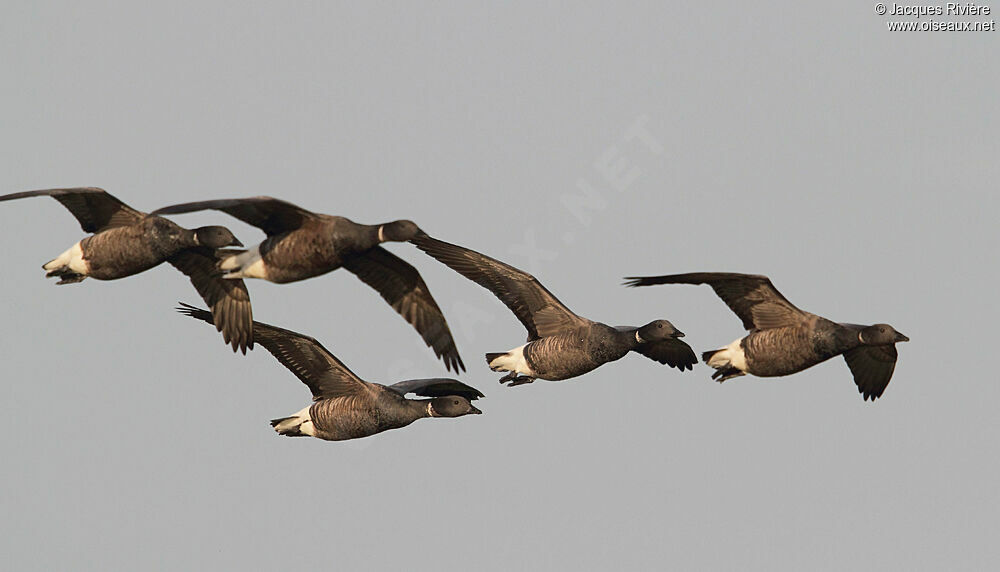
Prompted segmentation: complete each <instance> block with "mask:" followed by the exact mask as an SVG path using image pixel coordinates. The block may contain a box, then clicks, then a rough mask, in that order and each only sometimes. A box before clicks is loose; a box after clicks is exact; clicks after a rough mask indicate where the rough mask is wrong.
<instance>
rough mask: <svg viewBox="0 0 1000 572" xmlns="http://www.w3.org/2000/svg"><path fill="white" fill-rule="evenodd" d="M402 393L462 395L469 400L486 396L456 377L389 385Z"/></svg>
mask: <svg viewBox="0 0 1000 572" xmlns="http://www.w3.org/2000/svg"><path fill="white" fill-rule="evenodd" d="M388 387H389V389H391V390H393V391H395V392H396V393H398V394H400V395H406V394H407V393H415V394H417V395H419V396H421V397H443V396H445V395H460V396H462V397H464V398H466V399H468V400H469V401H472V400H474V399H479V398H480V397H484V396H483V394H482V392H480V391H479V390H478V389H476V388H475V387H472V386H471V385H466V384H464V383H462V382H461V381H458V380H455V379H443V378H433V379H410V380H407V381H400V382H399V383H394V384H392V385H390V386H388Z"/></svg>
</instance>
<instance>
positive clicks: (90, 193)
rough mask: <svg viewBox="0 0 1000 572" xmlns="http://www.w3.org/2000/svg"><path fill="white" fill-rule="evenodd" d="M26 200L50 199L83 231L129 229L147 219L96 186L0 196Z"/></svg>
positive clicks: (5, 198)
mask: <svg viewBox="0 0 1000 572" xmlns="http://www.w3.org/2000/svg"><path fill="white" fill-rule="evenodd" d="M28 197H52V198H53V199H55V200H57V201H59V202H60V203H62V205H63V206H64V207H66V208H67V209H68V210H69V212H70V213H72V214H73V216H74V217H76V220H78V221H79V222H80V227H81V228H83V230H84V231H85V232H101V231H102V230H106V229H109V228H115V227H118V226H129V225H131V224H133V223H135V222H137V221H140V220H142V218H143V217H144V216H146V215H145V214H143V213H141V212H139V211H137V210H135V209H133V208H132V207H130V206H128V205H126V204H125V203H123V202H121V201H120V200H118V199H116V198H115V197H113V196H112V195H111V194H110V193H108V192H107V191H105V190H104V189H99V188H97V187H76V188H66V189H42V190H38V191H24V192H21V193H11V194H9V195H3V196H0V201H12V200H14V199H25V198H28Z"/></svg>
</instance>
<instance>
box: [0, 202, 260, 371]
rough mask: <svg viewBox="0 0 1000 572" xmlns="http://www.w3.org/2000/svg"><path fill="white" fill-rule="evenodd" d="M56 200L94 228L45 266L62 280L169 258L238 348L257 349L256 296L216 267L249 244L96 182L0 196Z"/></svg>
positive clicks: (121, 271)
mask: <svg viewBox="0 0 1000 572" xmlns="http://www.w3.org/2000/svg"><path fill="white" fill-rule="evenodd" d="M28 197H52V198H54V199H55V200H57V201H59V202H60V203H61V204H62V205H63V206H64V207H66V208H67V209H68V210H69V212H70V213H72V214H73V216H74V217H76V219H77V220H78V221H79V222H80V226H81V227H82V228H83V230H84V232H90V233H94V234H93V235H92V236H88V237H86V238H84V239H82V240H80V241H79V242H77V243H76V244H74V245H73V246H71V247H69V248H68V249H66V251H65V252H63V253H62V254H60V255H59V256H58V257H56V258H54V259H52V260H50V261H49V262H46V263H45V264H44V265H43V266H42V268H43V269H44V270H45V271H46V277H50V278H52V277H56V278H59V281H58V282H57V284H74V283H77V282H81V281H83V280H84V279H86V278H87V277H92V278H95V279H97V280H116V279H118V278H125V277H126V276H132V275H133V274H138V273H140V272H143V271H145V270H149V269H150V268H153V267H154V266H157V265H159V264H161V263H163V262H169V263H170V264H172V265H173V266H174V267H175V268H177V269H178V270H180V271H181V272H183V273H184V274H185V275H186V276H187V277H188V278H190V279H191V283H192V284H193V285H194V287H195V289H196V290H197V291H198V294H200V295H201V297H202V299H204V300H205V303H206V304H208V305H209V307H210V308H211V309H212V316H213V323H214V324H215V327H216V329H217V330H219V331H220V332H222V337H223V339H224V340H225V341H226V343H228V344H231V345H232V346H233V351H236V350H237V349H240V350H242V351H243V353H246V350H247V348H248V347H249V348H251V349H252V348H253V330H252V327H251V325H250V324H251V322H252V321H253V315H252V311H251V307H250V295H249V294H248V293H247V289H246V285H244V284H243V281H242V280H223V279H222V278H221V276H219V274H218V271H217V270H216V263H217V259H216V258H217V256H218V255H219V252H220V250H219V249H222V248H224V247H228V246H243V244H242V243H240V241H239V240H237V239H236V237H235V236H233V233H231V232H230V231H229V229H227V228H226V227H223V226H203V227H201V228H196V229H194V230H188V229H186V228H183V227H180V226H177V225H176V224H174V223H173V222H171V221H170V220H167V219H165V218H162V217H159V216H154V215H147V214H145V213H142V212H139V211H137V210H135V209H133V208H131V207H129V206H128V205H126V204H125V203H123V202H121V201H120V200H118V199H116V198H115V197H113V196H112V195H111V194H110V193H108V192H107V191H105V190H103V189H98V188H96V187H77V188H65V189H44V190H37V191H24V192H20V193H12V194H9V195H3V196H0V201H11V200H14V199H23V198H28Z"/></svg>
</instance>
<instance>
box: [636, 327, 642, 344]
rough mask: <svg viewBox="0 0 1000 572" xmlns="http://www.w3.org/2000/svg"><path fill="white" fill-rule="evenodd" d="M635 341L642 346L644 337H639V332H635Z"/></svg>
mask: <svg viewBox="0 0 1000 572" xmlns="http://www.w3.org/2000/svg"><path fill="white" fill-rule="evenodd" d="M635 341H637V342H639V343H640V344H641V343H642V342H643V340H642V337H641V336H640V335H639V330H636V331H635Z"/></svg>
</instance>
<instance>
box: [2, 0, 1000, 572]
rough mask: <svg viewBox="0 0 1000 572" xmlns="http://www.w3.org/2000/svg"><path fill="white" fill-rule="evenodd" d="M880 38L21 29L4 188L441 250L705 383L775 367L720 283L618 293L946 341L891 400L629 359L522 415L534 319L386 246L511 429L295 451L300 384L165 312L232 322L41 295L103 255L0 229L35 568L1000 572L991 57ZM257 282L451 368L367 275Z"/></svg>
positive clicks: (93, 10)
mask: <svg viewBox="0 0 1000 572" xmlns="http://www.w3.org/2000/svg"><path fill="white" fill-rule="evenodd" d="M874 4H875V3H864V2H854V3H849V5H838V4H827V5H824V6H823V7H822V8H820V7H818V6H817V7H811V6H810V7H805V6H803V5H801V4H800V3H781V4H770V5H756V6H749V5H748V6H742V7H728V6H727V7H726V8H722V7H719V6H717V5H711V6H709V5H705V6H703V5H700V4H697V3H683V4H677V5H676V6H667V7H663V6H661V7H657V8H651V7H650V6H646V5H643V4H634V5H629V6H621V5H619V4H617V3H616V4H615V5H614V6H612V5H603V6H602V5H592V6H590V7H587V8H577V9H570V8H567V7H557V6H547V7H539V6H527V5H524V6H518V7H503V8H501V7H499V6H497V7H491V8H484V7H479V8H470V7H467V6H465V5H464V4H460V3H454V4H452V3H435V4H431V5H426V4H425V5H423V6H419V7H418V6H416V5H412V6H411V5H409V4H403V3H398V4H396V3H383V4H380V5H378V6H372V5H369V4H368V3H357V4H346V3H344V4H338V3H326V2H312V3H295V4H291V3H245V2H241V3H226V4H220V3H202V2H198V3H171V4H170V6H169V7H163V8H161V9H158V10H150V9H149V8H146V7H140V6H139V5H137V4H135V3H115V2H103V3H44V4H42V3H39V2H7V3H5V4H4V6H3V8H2V14H3V17H2V18H0V54H3V61H4V65H3V69H4V81H3V84H4V86H5V88H4V89H3V90H2V94H0V100H2V105H0V125H2V130H3V137H0V165H2V166H3V168H2V172H3V173H4V174H5V176H4V188H3V189H0V193H7V192H14V191H21V190H28V189H35V188H44V187H53V186H83V185H96V186H101V187H103V188H105V189H107V190H108V191H109V192H111V193H112V194H114V195H116V196H118V197H119V198H121V199H122V200H123V201H126V202H127V203H128V204H130V205H131V206H133V207H135V208H137V209H142V210H151V209H154V208H157V207H160V206H164V205H166V204H170V203H174V202H181V201H189V200H197V199H208V198H224V197H242V196H252V195H261V194H268V195H274V196H277V197H281V198H283V199H286V200H289V201H292V202H295V203H297V204H300V205H301V206H303V207H305V208H309V209H312V210H315V211H318V212H325V213H330V214H339V215H344V216H348V217H350V218H352V219H354V220H356V221H359V222H369V223H371V222H384V221H388V220H392V219H396V218H411V219H413V220H414V221H416V222H417V223H418V224H420V225H421V226H422V227H423V228H424V229H425V230H426V231H427V232H429V233H431V234H432V235H435V236H438V237H440V238H442V239H444V240H448V241H451V242H457V243H459V244H463V245H465V246H468V247H470V248H473V249H476V250H479V251H482V252H484V253H486V254H489V255H491V256H494V257H497V258H500V259H502V260H505V261H507V262H509V263H511V264H514V265H516V266H519V267H521V268H524V269H526V270H529V271H531V272H533V273H535V274H536V276H537V277H538V278H539V279H540V280H541V281H542V283H543V284H545V285H546V286H547V287H548V288H549V289H550V290H551V291H552V292H554V293H555V294H556V295H557V296H558V297H559V298H560V299H561V300H562V301H563V302H564V303H565V304H566V305H567V306H569V307H570V308H571V309H573V310H574V311H576V312H578V313H579V314H581V315H583V316H586V317H589V318H593V319H597V320H601V321H605V322H609V323H612V324H633V325H640V324H643V323H645V322H647V321H649V320H651V319H655V318H667V319H669V320H671V321H672V322H673V323H674V324H676V325H677V326H678V327H679V328H680V329H681V330H683V331H684V332H685V333H686V334H687V338H685V339H686V341H688V342H689V343H691V344H692V345H693V346H694V347H695V349H696V350H698V351H699V352H700V351H703V350H707V349H714V348H717V347H722V346H723V345H724V344H728V343H729V342H730V341H732V340H733V339H736V338H737V337H740V336H742V335H743V332H742V329H741V327H740V322H739V320H738V319H737V318H736V317H735V316H734V315H733V314H732V313H731V312H730V311H729V310H728V309H727V308H726V307H725V305H723V304H722V302H721V301H719V300H718V299H717V298H716V297H715V295H714V294H713V293H712V292H711V290H710V289H709V288H708V287H687V286H672V287H668V286H663V287H657V288H646V289H639V290H629V289H625V288H623V287H621V286H620V283H621V277H622V276H625V275H634V274H664V273H671V272H688V271H698V270H719V271H738V272H753V273H764V274H768V275H769V276H770V277H771V278H772V280H773V281H774V283H775V285H776V286H777V287H778V289H780V290H781V292H782V293H783V294H784V295H785V296H786V297H788V298H789V299H790V300H791V301H792V302H793V303H795V304H796V305H798V306H799V307H801V308H803V309H805V310H809V311H812V312H816V313H818V314H821V315H824V316H826V317H829V318H831V319H835V320H839V321H845V322H864V323H874V322H888V323H891V324H892V325H894V326H895V327H896V328H897V329H899V330H900V331H901V332H903V333H905V334H906V335H908V336H909V337H910V338H911V339H912V340H913V341H911V342H910V343H908V344H902V345H901V346H900V347H899V353H900V357H899V362H898V365H897V368H896V373H895V376H894V377H893V380H892V383H891V384H890V385H889V387H888V389H887V390H886V393H885V396H884V397H883V398H882V399H880V400H879V401H878V402H876V403H874V404H871V403H865V402H863V401H862V399H861V397H860V396H859V394H858V393H857V390H856V388H855V386H854V384H853V382H852V380H851V375H850V371H849V370H848V369H847V366H846V364H845V363H844V362H843V360H842V359H839V358H838V359H834V360H830V361H829V362H827V363H824V364H821V365H819V366H817V367H814V368H812V369H810V370H807V371H806V372H803V373H801V374H798V375H795V376H793V377H789V378H782V379H777V380H761V379H756V378H740V379H736V380H732V381H729V382H726V383H725V384H723V385H719V384H716V383H713V382H712V381H710V379H709V376H710V374H711V370H710V369H709V368H708V367H707V366H705V365H704V364H701V365H698V366H696V367H695V371H694V372H686V373H684V374H680V373H678V372H677V371H676V370H671V369H668V368H666V367H663V366H660V365H658V364H656V363H654V362H652V361H650V360H648V359H645V358H643V357H641V356H638V355H632V356H629V357H627V358H625V359H623V360H621V361H620V362H617V363H614V364H611V365H607V366H604V367H602V368H600V369H598V370H596V371H595V372H592V373H591V374H588V375H586V376H584V377H581V378H578V379H576V380H572V381H565V382H558V383H546V382H541V381H540V382H537V383H534V384H532V385H530V386H526V387H518V388H513V389H508V388H506V387H501V386H500V385H499V384H498V383H497V379H498V378H499V377H500V374H495V373H493V372H490V371H489V370H488V369H487V368H486V365H485V363H483V353H485V352H487V351H505V350H507V349H510V348H512V347H515V346H517V345H520V344H521V343H523V339H524V335H525V334H524V329H523V328H522V327H521V325H520V324H519V323H518V322H517V321H516V319H515V318H514V317H513V316H512V315H511V314H510V313H509V312H508V311H507V309H506V308H504V307H503V306H502V304H500V302H499V301H497V300H496V299H495V298H493V297H492V296H491V295H490V294H489V293H488V292H486V291H485V290H483V289H482V288H480V287H479V286H477V285H475V284H473V283H472V282H470V281H468V280H466V279H464V278H462V277H461V276H459V275H458V274H456V273H454V272H452V271H450V270H448V269H447V268H445V267H444V266H443V265H441V264H439V263H437V262H436V261H434V260H432V259H430V258H429V257H427V256H425V255H423V254H422V253H421V252H419V251H418V250H417V249H416V248H413V247H412V246H410V245H405V244H394V245H390V246H389V248H390V249H391V250H392V251H393V252H394V253H396V254H399V255H400V256H402V257H403V258H405V259H406V260H408V261H410V262H411V263H413V264H414V265H416V266H417V267H418V268H419V269H420V271H421V272H422V273H423V276H424V278H425V280H426V281H427V283H428V285H429V287H430V289H431V291H432V292H433V294H434V295H435V297H436V298H437V300H438V301H439V302H440V303H441V306H442V307H443V309H444V310H445V313H446V315H447V317H448V319H449V322H450V323H451V325H452V330H453V331H454V332H455V336H456V341H457V342H458V345H459V349H460V351H461V352H462V356H463V358H464V359H465V362H466V364H467V365H468V367H469V371H468V372H467V373H466V374H465V375H463V376H461V379H463V380H464V381H466V382H467V383H470V384H473V385H475V386H476V387H478V388H480V389H481V390H482V391H483V392H484V393H486V396H487V398H486V399H485V400H483V401H481V402H480V404H479V405H480V408H481V409H483V411H484V412H485V413H486V414H485V415H482V416H475V417H464V418H460V419H455V420H433V421H420V422H417V423H415V424H414V425H412V426H410V427H408V428H406V429H405V430H399V431H391V432H388V433H385V434H382V435H377V436H375V437H372V438H369V439H365V440H361V441H356V442H348V443H328V442H322V441H319V440H311V439H288V438H282V437H279V436H278V435H276V434H275V433H274V432H273V430H271V428H270V427H269V426H268V423H267V422H268V420H269V419H271V418H274V417H280V416H285V415H289V414H291V413H294V412H295V411H298V410H299V409H301V408H302V407H303V406H304V405H306V404H307V403H308V399H309V392H308V390H307V388H306V387H305V386H304V385H302V384H301V383H299V382H298V381H297V380H296V379H295V378H294V377H293V376H292V375H291V374H290V373H288V372H287V371H286V370H285V369H284V368H282V367H281V366H280V365H279V364H278V363H277V362H276V361H275V360H274V359H273V358H272V357H271V356H270V355H269V354H267V353H266V352H265V351H264V350H263V349H262V348H260V349H258V350H256V351H254V352H252V353H251V354H250V355H248V356H246V357H243V356H234V355H233V354H232V353H231V352H230V351H229V350H228V349H227V348H226V347H225V346H224V345H223V343H222V341H221V339H220V336H219V335H218V334H217V333H216V332H214V331H213V330H212V328H211V327H208V326H206V325H205V324H202V323H200V322H196V321H195V320H191V319H189V318H185V317H182V316H180V315H179V314H176V313H175V312H173V310H172V308H173V306H174V305H175V303H176V302H177V301H178V300H184V301H189V302H199V303H200V300H199V299H198V297H197V294H196V293H195V291H194V289H193V288H192V287H191V286H190V285H189V283H188V282H187V280H186V279H185V278H184V277H183V276H182V275H181V274H180V273H178V272H176V271H175V270H173V269H172V268H169V267H167V266H164V267H162V268H157V269H154V270H152V271H150V272H147V273H145V274H142V275H140V276H136V277H133V278H130V279H126V280H120V281H116V282H98V281H94V280H88V281H86V282H84V283H83V284H80V285H75V286H65V287H59V288H56V287H55V286H53V285H52V283H51V281H46V280H45V279H44V278H43V272H42V270H41V269H40V266H41V264H43V263H44V262H46V261H48V260H49V259H51V258H53V257H55V256H56V255H58V254H59V253H60V252H62V251H63V250H64V249H65V248H67V247H68V246H70V245H71V244H73V243H74V242H75V241H77V240H79V239H80V238H81V237H82V236H83V233H82V232H81V231H80V229H79V227H78V226H77V224H76V222H75V220H74V219H73V218H72V217H71V215H70V214H69V213H68V212H67V211H66V210H65V209H63V208H62V207H61V206H60V205H59V204H58V203H57V202H56V201H54V200H51V199H44V198H42V199H29V200H23V201H17V202H10V203H4V204H2V205H0V229H2V238H3V240H4V241H5V243H6V248H4V249H3V250H4V255H3V263H4V275H5V276H4V279H3V281H2V286H0V291H2V293H3V295H4V298H5V299H6V300H7V304H6V308H7V309H6V310H5V313H4V319H3V322H4V325H5V328H3V332H2V333H0V348H2V349H0V353H2V355H3V368H2V371H3V376H2V377H3V380H4V382H3V384H2V385H0V388H2V389H0V418H2V419H3V420H4V424H5V430H4V431H3V432H2V433H0V456H2V457H3V459H4V462H3V463H2V464H0V482H2V484H3V486H2V487H0V489H2V492H0V513H2V514H3V515H4V518H2V519H0V555H2V556H0V559H5V560H6V562H5V565H4V566H2V567H4V568H6V569H11V570H31V569H37V570H42V569H92V570H106V569H126V568H139V567H141V568H145V569H174V570H178V569H238V568H239V569H274V568H279V567H280V568H286V569H291V568H296V567H303V566H310V567H312V566H317V565H318V566H321V567H324V568H327V569H340V570H346V569H359V568H361V567H365V568H375V569H390V568H394V567H395V568H399V567H406V568H423V569H432V568H437V569H454V570H459V569H469V568H477V569H483V570H509V569H516V568H525V569H571V568H585V569H586V568H591V569H598V568H604V569H608V568H615V569H622V570H624V569H652V568H678V569H705V570H708V569H727V568H728V569H746V570H774V569H788V570H801V569H820V570H845V569H854V570H886V569H898V570H903V569H907V570H913V569H927V570H940V569H987V568H995V567H997V565H998V564H1000V548H998V547H997V544H996V538H997V532H998V531H997V514H998V509H1000V506H998V504H1000V503H998V495H997V492H996V482H995V481H996V471H997V469H998V464H997V462H996V460H995V457H996V453H995V452H996V437H995V435H996V433H997V429H998V428H997V422H996V421H995V413H994V409H995V407H996V404H997V403H998V401H1000V387H998V385H997V383H996V382H995V378H996V374H995V372H994V371H993V370H994V368H993V367H992V365H991V364H990V363H989V362H990V360H992V359H993V357H994V356H995V354H996V352H995V350H994V349H992V347H993V346H994V345H995V338H996V334H995V331H994V328H993V322H995V320H996V317H997V303H996V301H995V300H996V296H995V292H994V291H995V284H996V283H997V278H998V274H997V270H996V259H997V258H996V251H995V248H996V245H997V242H998V232H997V214H998V213H997V206H998V199H997V193H996V181H997V175H998V171H1000V162H998V151H1000V145H998V138H997V128H998V126H1000V125H998V123H1000V116H998V114H997V111H996V99H997V98H996V95H997V93H998V88H1000V84H998V80H997V78H998V77H1000V74H998V72H1000V63H998V59H997V54H998V49H997V48H998V47H1000V46H998V36H997V32H980V33H959V32H954V33H948V32H936V33H935V32H912V33H902V32H895V33H890V32H888V31H887V29H886V20H887V19H888V17H886V16H878V15H876V14H875V9H874ZM993 17H994V16H992V15H991V16H988V17H985V18H979V19H991V18H993ZM936 18H937V19H939V20H948V19H949V18H948V17H946V16H939V17H936ZM951 19H954V18H951ZM636 125H639V126H641V128H642V129H643V134H644V137H631V138H630V137H629V136H628V134H629V133H630V132H631V133H635V131H634V129H635V128H636ZM630 130H631V131H630ZM609 170H610V171H609ZM609 172H613V173H614V176H612V177H611V179H613V180H616V181H618V183H617V187H619V188H616V184H614V183H612V182H611V181H609V178H608V173H609ZM174 220H176V221H177V222H179V223H181V224H184V225H185V226H188V227H194V226H198V225H200V224H209V223H217V224H225V225H227V226H229V227H230V228H231V229H232V230H233V231H234V232H235V233H236V234H237V236H238V237H239V238H240V239H241V240H242V241H243V242H244V243H247V244H254V243H256V242H259V240H260V239H261V238H262V236H263V235H262V233H260V231H258V230H257V229H254V228H252V227H248V226H247V225H244V224H242V223H240V222H239V221H236V220H235V219H232V218H230V217H227V216H225V215H223V214H221V213H211V212H210V213H200V214H195V215H184V216H178V217H174ZM250 288H251V296H252V298H253V302H254V312H255V317H256V318H257V319H259V320H261V321H266V322H269V323H272V324H275V325H278V326H282V327H285V328H290V329H293V330H296V331H299V332H303V333H305V334H308V335H311V336H314V337H316V338H317V339H319V340H320V341H322V343H323V344H324V345H326V347H328V348H329V349H330V350H331V351H332V352H333V353H334V354H336V355H337V356H338V357H340V358H341V359H342V360H343V361H344V362H345V363H346V364H348V366H350V367H351V368H352V369H353V370H354V371H356V372H357V373H358V374H359V375H360V376H361V377H363V378H365V379H368V380H370V381H381V382H389V381H395V380H398V379H405V378H412V377H429V376H437V375H442V374H444V373H445V371H444V368H443V367H442V366H441V364H440V362H439V361H437V360H435V359H434V357H433V354H432V353H431V352H430V351H429V350H428V349H426V348H425V347H424V345H423V343H422V342H421V341H420V339H419V337H418V336H417V335H416V334H415V333H414V332H413V331H412V329H411V328H409V327H408V326H407V325H406V324H405V323H404V322H403V321H402V320H401V319H400V318H399V317H398V316H397V315H396V314H395V313H394V312H393V311H392V310H391V309H390V308H388V307H387V306H386V304H385V303H384V302H383V301H382V300H381V299H380V298H379V297H378V295H377V294H376V293H375V292H374V291H372V290H371V289H369V288H368V287H366V286H364V285H363V284H362V283H361V282H360V281H358V280H357V279H356V278H355V277H353V276H352V275H350V274H348V273H346V272H344V271H338V272H335V273H333V274H331V275H328V276H324V277H321V278H317V279H313V280H309V281H306V282H302V283H297V284H290V285H283V286H279V285H274V284H269V283H264V282H261V281H255V282H253V283H251V284H250ZM0 562H2V561H0Z"/></svg>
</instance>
